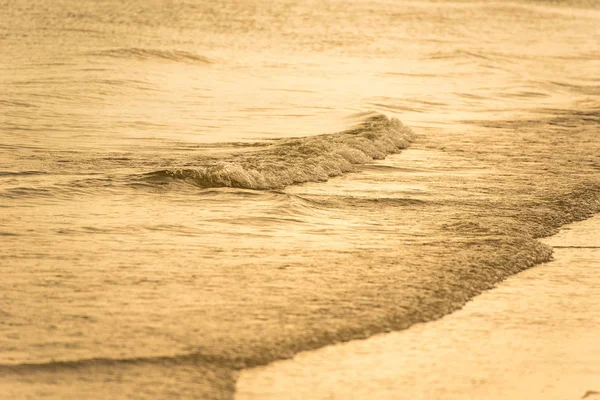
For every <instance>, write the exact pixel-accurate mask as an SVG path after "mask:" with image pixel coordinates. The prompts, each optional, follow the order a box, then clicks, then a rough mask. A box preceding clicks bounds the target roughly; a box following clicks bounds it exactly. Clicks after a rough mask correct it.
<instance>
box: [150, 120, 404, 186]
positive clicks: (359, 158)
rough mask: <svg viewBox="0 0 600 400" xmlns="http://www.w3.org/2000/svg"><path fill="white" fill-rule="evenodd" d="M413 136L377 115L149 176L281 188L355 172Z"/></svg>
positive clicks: (395, 122)
mask: <svg viewBox="0 0 600 400" xmlns="http://www.w3.org/2000/svg"><path fill="white" fill-rule="evenodd" d="M413 139H414V133H413V132H412V130H410V129H409V128H407V127H405V126H404V125H402V123H401V122H400V121H399V120H397V119H388V118H387V117H386V116H384V115H375V116H372V117H369V118H367V119H366V120H365V121H363V122H362V123H361V124H360V125H359V126H357V127H356V128H354V129H351V130H348V131H344V132H339V133H334V134H325V135H318V136H309V137H303V138H298V139H285V140H281V141H278V142H277V143H275V144H274V145H272V146H270V147H268V148H266V149H264V150H260V151H257V152H252V153H250V154H243V155H237V156H235V157H233V158H232V159H231V160H228V161H225V162H223V161H221V162H215V163H213V164H209V165H201V166H198V167H196V168H184V169H168V170H161V171H155V172H151V173H148V174H146V175H145V178H146V179H147V180H150V181H154V182H165V181H169V180H185V181H188V182H190V183H193V184H195V185H198V186H201V187H204V188H209V187H235V188H245V189H279V188H282V187H285V186H288V185H292V184H297V183H304V182H323V181H326V180H328V179H329V178H330V177H334V176H338V175H341V174H343V173H347V172H354V171H356V166H357V165H361V164H366V163H369V162H372V161H373V160H378V159H383V158H385V157H386V156H387V155H389V154H393V153H397V152H399V151H400V150H402V149H405V148H406V147H408V145H409V144H410V142H411V141H412V140H413Z"/></svg>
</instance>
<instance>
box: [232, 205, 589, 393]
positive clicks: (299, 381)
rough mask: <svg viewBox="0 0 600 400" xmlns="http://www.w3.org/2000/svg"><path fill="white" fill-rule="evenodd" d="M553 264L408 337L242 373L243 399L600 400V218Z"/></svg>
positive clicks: (575, 235)
mask: <svg viewBox="0 0 600 400" xmlns="http://www.w3.org/2000/svg"><path fill="white" fill-rule="evenodd" d="M543 241H544V243H547V244H549V245H551V246H553V248H554V259H553V260H552V261H551V262H549V263H547V264H543V265H541V266H538V267H535V268H532V269H530V270H527V271H523V272H521V273H519V274H516V275H514V276H512V277H510V278H508V279H507V280H506V281H504V282H502V283H501V284H500V285H499V286H498V287H497V288H494V289H492V290H490V291H488V292H485V293H483V294H481V295H480V296H477V297H475V298H474V299H473V300H472V301H471V302H469V303H467V304H466V305H465V307H464V308H463V309H461V310H460V311H457V312H455V313H453V314H450V315H447V316H445V317H443V318H441V319H439V320H437V321H434V322H429V323H425V324H417V325H414V326H412V327H411V328H409V329H407V330H405V331H402V332H393V333H390V334H383V335H378V336H375V337H372V338H369V339H367V340H363V341H353V342H348V343H343V344H338V345H335V346H328V347H326V348H323V349H319V350H316V351H314V352H307V353H301V354H298V355H296V356H295V357H294V359H293V360H286V361H280V362H275V363H273V364H271V365H269V366H265V367H258V368H255V369H251V370H247V371H243V372H242V374H241V375H240V378H239V380H238V383H237V391H236V399H239V400H242V399H306V398H311V399H364V398H367V397H373V398H377V399H472V398H486V399H521V398H527V399H544V400H548V399H557V400H558V399H581V398H592V399H593V398H595V397H594V394H595V395H596V396H597V395H598V392H600V387H599V382H600V380H599V377H600V370H599V368H600V345H599V344H598V340H597V338H598V335H599V334H600V326H599V325H598V318H600V306H599V304H600V303H599V300H600V298H599V295H598V286H599V285H600V270H599V269H598V266H599V265H600V218H599V217H597V216H596V217H594V218H592V219H589V220H587V221H583V222H578V223H575V224H571V225H569V226H568V227H566V228H565V229H563V230H561V231H560V232H559V233H558V234H557V235H555V236H552V237H550V238H547V239H544V240H543Z"/></svg>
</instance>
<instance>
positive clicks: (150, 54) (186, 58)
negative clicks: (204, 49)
mask: <svg viewBox="0 0 600 400" xmlns="http://www.w3.org/2000/svg"><path fill="white" fill-rule="evenodd" d="M95 54H96V55H99V56H105V57H116V58H135V59H139V60H152V59H158V60H161V59H162V60H169V61H179V62H195V63H202V64H212V63H214V60H212V59H210V58H208V57H205V56H201V55H199V54H194V53H190V52H188V51H183V50H158V49H141V48H137V47H132V48H121V49H111V50H105V51H102V52H99V53H95Z"/></svg>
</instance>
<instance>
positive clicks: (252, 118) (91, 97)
mask: <svg viewBox="0 0 600 400" xmlns="http://www.w3.org/2000/svg"><path fill="white" fill-rule="evenodd" d="M0 11H1V12H0V49H1V51H2V53H1V54H2V57H1V58H0V240H1V242H2V246H1V247H0V274H1V279H0V299H1V301H0V372H2V373H1V374H0V385H3V386H4V387H6V388H8V389H7V390H12V391H13V392H14V394H15V396H21V395H22V396H25V394H23V393H26V394H28V395H31V396H32V397H35V396H39V395H40V393H41V394H44V395H45V396H52V395H54V396H56V397H66V396H68V395H69V393H71V395H73V396H75V395H76V394H77V393H79V394H81V393H85V394H87V395H89V396H97V397H98V398H105V397H106V396H107V395H108V394H110V395H111V396H119V395H121V396H133V397H135V396H141V397H144V396H145V397H149V398H157V397H161V398H162V397H168V396H169V395H173V396H181V397H185V396H186V395H189V396H190V397H192V398H194V397H198V396H200V395H199V394H202V395H201V397H206V398H228V396H230V395H231V393H232V391H233V387H234V380H235V371H237V370H238V369H240V368H243V367H248V366H255V365H261V364H265V363H268V362H270V361H273V360H276V359H281V358H286V357H290V356H292V355H293V354H295V353H296V352H298V351H301V350H307V349H312V348H317V347H320V346H323V345H326V344H330V343H334V342H338V341H343V340H349V339H356V338H363V337H367V336H370V335H372V334H375V333H379V332H384V331H389V330H395V329H403V328H406V327H408V326H410V325H412V324H414V323H417V322H423V321H429V320H432V319H435V318H438V317H440V316H442V315H444V314H446V313H448V312H451V311H453V310H456V309H457V308H459V307H461V306H462V305H463V304H464V303H465V302H466V301H467V300H469V299H470V298H472V297H473V296H475V295H476V294H478V293H480V292H481V291H482V290H485V289H487V288H490V287H492V286H493V285H494V284H496V283H497V282H498V281H500V280H502V279H504V278H505V277H507V276H509V275H511V274H513V273H515V272H518V271H520V270H522V269H524V268H527V267H530V266H532V265H535V264H536V263H540V262H544V261H547V260H549V259H550V258H551V249H550V248H549V247H548V246H546V245H544V244H541V243H540V242H538V241H536V240H535V239H536V238H538V237H542V236H547V235H549V234H552V233H554V232H556V229H557V228H558V227H559V226H561V225H563V224H565V223H568V222H571V221H573V220H578V219H583V218H586V217H588V216H590V215H591V214H592V213H594V212H598V211H600V140H599V139H598V124H599V122H600V78H599V77H598V73H597V71H599V70H600V9H598V5H597V3H595V2H584V1H552V2H550V1H548V2H547V1H513V2H497V1H456V2H450V1H411V2H396V1H384V0H369V1H366V0H354V1H341V0H325V1H304V2H296V1H286V0H277V1H276V0H257V1H249V0H224V1H210V2H209V1H200V0H170V1H168V0H156V1H152V2H149V1H128V2H123V1H115V0H106V1H98V0H95V1H85V2H82V1H73V0H60V1H48V0H28V1H25V0H0ZM78 390H79V391H80V392H77V391H78ZM73 391H74V392H73ZM73 393H75V394H73Z"/></svg>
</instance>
